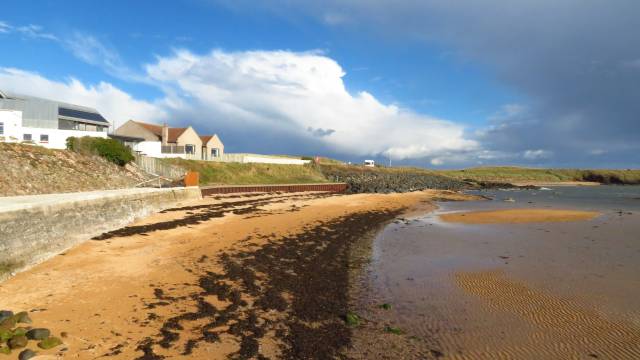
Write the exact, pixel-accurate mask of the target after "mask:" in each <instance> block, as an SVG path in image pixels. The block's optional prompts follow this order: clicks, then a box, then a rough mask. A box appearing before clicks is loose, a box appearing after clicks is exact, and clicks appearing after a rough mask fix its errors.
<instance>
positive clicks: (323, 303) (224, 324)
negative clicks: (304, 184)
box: [139, 211, 399, 360]
mask: <svg viewBox="0 0 640 360" xmlns="http://www.w3.org/2000/svg"><path fill="white" fill-rule="evenodd" d="M398 214H399V211H372V212H367V213H357V214H352V215H349V216H345V217H343V218H340V219H336V220H332V221H329V222H325V223H320V224H319V225H317V226H313V227H309V228H307V229H306V231H304V232H303V233H301V234H298V235H295V236H287V237H283V238H280V239H276V238H275V237H274V236H265V238H267V239H269V240H268V242H267V244H265V245H263V246H260V247H255V248H252V249H251V250H239V251H236V252H226V253H222V254H219V255H218V256H217V258H214V257H213V256H211V259H209V260H207V261H217V263H218V264H219V265H220V266H221V267H222V271H220V272H219V273H216V272H211V271H206V265H207V263H206V262H203V263H201V264H199V265H200V266H201V267H203V269H202V270H201V275H200V277H199V280H198V284H197V285H198V286H199V288H200V289H199V290H198V291H197V292H195V293H193V294H191V296H190V299H193V300H195V301H196V303H197V309H196V310H195V311H192V312H187V313H184V314H181V315H178V316H175V317H172V318H170V319H168V320H167V321H165V323H164V324H163V325H162V328H161V329H160V331H159V333H158V335H157V339H156V340H151V343H150V344H149V343H148V341H149V339H146V340H145V341H144V342H142V343H141V344H140V345H139V349H140V350H142V351H144V352H145V354H144V355H143V357H140V358H139V359H143V360H145V359H153V358H149V357H144V356H152V355H154V353H153V347H154V346H156V345H157V346H161V347H163V348H174V347H180V342H181V341H180V334H181V332H182V331H185V328H187V324H188V323H189V322H194V321H196V320H197V321H199V322H198V323H200V322H202V321H203V320H204V322H206V324H205V325H200V326H195V324H191V325H193V326H191V327H189V329H192V328H195V329H197V333H195V334H194V333H190V334H189V335H190V336H189V337H192V336H193V335H196V336H197V338H195V339H190V340H188V341H186V342H185V343H184V345H183V348H182V349H183V350H182V353H183V354H190V353H191V351H192V350H193V349H194V348H195V347H197V346H198V344H199V343H200V342H217V341H219V340H220V336H221V335H223V334H227V335H231V336H233V337H234V338H235V339H237V341H238V344H239V348H238V350H237V351H236V352H235V353H234V354H232V356H231V358H232V359H249V358H258V359H264V358H265V357H264V355H263V354H261V353H260V346H259V344H260V339H261V338H263V337H264V336H265V334H266V333H268V332H271V331H272V332H273V333H275V336H276V340H277V341H278V342H279V343H280V344H281V347H282V348H281V349H280V350H281V353H282V356H283V357H284V358H286V359H334V358H344V356H343V354H342V350H343V349H344V347H345V346H347V345H348V344H349V343H350V341H351V329H350V328H349V327H348V326H347V325H346V324H345V322H344V321H343V319H342V318H343V317H344V315H345V314H347V312H348V308H349V299H348V287H349V267H350V260H349V252H350V247H351V245H352V244H354V243H355V242H356V241H357V240H358V239H359V238H360V237H362V236H364V235H365V234H367V233H369V232H371V231H373V230H376V229H377V228H378V226H379V225H380V224H381V223H384V222H387V221H389V220H391V219H393V218H394V217H395V216H396V215H398ZM272 235H273V234H272ZM285 294H287V296H285ZM211 295H215V296H216V297H217V298H218V300H220V301H224V302H228V303H229V305H226V306H225V307H224V308H220V309H218V308H216V307H214V306H213V305H211V304H209V303H208V302H206V300H205V297H206V296H211ZM156 297H157V298H162V299H167V298H168V297H167V296H166V295H165V294H163V293H161V292H156ZM248 299H251V300H252V301H247V300H248ZM173 301H174V302H180V301H184V300H181V299H178V298H174V300H173ZM273 311H276V312H277V313H278V314H280V315H281V316H279V317H278V318H277V319H274V318H273V316H272V315H273Z"/></svg>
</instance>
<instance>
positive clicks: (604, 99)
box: [235, 0, 640, 167]
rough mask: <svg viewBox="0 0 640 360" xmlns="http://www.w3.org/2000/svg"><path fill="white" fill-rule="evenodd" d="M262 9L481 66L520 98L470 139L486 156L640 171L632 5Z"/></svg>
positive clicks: (546, 0)
mask: <svg viewBox="0 0 640 360" xmlns="http://www.w3.org/2000/svg"><path fill="white" fill-rule="evenodd" d="M235 3H236V6H238V5H237V4H239V2H238V1H236V2H235ZM267 4H270V5H267V6H271V7H272V8H276V7H277V8H278V13H280V14H283V13H285V11H284V10H283V9H287V10H289V11H293V12H294V13H298V14H299V13H300V12H306V13H307V14H308V15H311V16H317V17H318V19H319V20H320V21H324V22H325V23H327V24H328V25H330V26H340V27H342V28H344V29H347V30H348V29H361V28H362V27H369V28H370V29H375V30H376V31H377V32H378V35H381V36H387V37H390V38H394V37H395V38H397V39H401V38H404V39H406V38H410V39H412V40H419V41H425V42H427V43H437V44H439V45H444V46H446V47H447V48H449V49H452V50H453V51H454V52H455V53H456V54H457V56H459V57H460V58H463V59H465V60H472V61H475V62H479V63H481V64H483V65H484V66H486V68H487V69H488V70H489V71H490V72H492V73H493V74H495V76H496V77H497V78H498V79H499V80H501V81H502V82H503V83H504V84H506V85H507V86H508V87H509V88H511V89H513V90H514V91H515V92H517V93H518V94H519V95H522V96H523V98H524V99H525V102H524V103H523V104H522V105H525V106H524V107H523V109H522V111H520V112H518V113H510V114H508V115H504V116H502V117H499V116H497V117H496V119H494V120H493V121H494V123H493V124H492V126H491V127H490V128H488V129H485V131H483V132H482V133H481V134H480V135H478V139H479V140H480V141H481V142H482V144H483V147H484V148H485V149H486V150H487V151H491V152H495V153H503V154H511V155H513V154H519V156H518V158H516V159H515V160H513V161H516V162H520V163H524V164H527V163H535V164H549V165H576V166H578V165H579V166H614V165H615V166H634V167H638V166H640V156H638V152H639V150H640V1H637V0H609V1H601V0H560V1H558V0H528V1H512V0H482V1H481V0H468V1H435V0H414V1H411V0H409V1H406V0H405V1H397V0H377V1H376V0H340V1H338V0H334V1H322V2H320V1H318V2H315V3H313V4H312V3H311V2H309V1H295V0H283V1H275V2H273V1H272V2H267ZM289 16H291V15H289ZM336 18H339V19H340V20H341V21H340V22H337V23H336V22H332V21H329V20H330V19H336ZM460 86H461V87H463V86H464V83H461V84H460ZM527 151H529V153H528V154H530V155H531V154H534V153H535V152H536V151H542V153H544V154H546V155H547V156H545V157H543V158H541V157H538V158H535V156H528V157H527V156H525V154H526V152H527ZM504 159H508V157H507V158H504ZM504 159H503V160H501V159H499V158H498V159H495V160H493V161H494V162H501V161H504ZM513 161H512V162H513ZM489 162H491V161H489Z"/></svg>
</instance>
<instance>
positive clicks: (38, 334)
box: [27, 328, 51, 340]
mask: <svg viewBox="0 0 640 360" xmlns="http://www.w3.org/2000/svg"><path fill="white" fill-rule="evenodd" d="M49 336H51V331H49V329H42V328H38V329H31V330H29V331H28V332H27V338H29V339H31V340H44V339H46V338H48V337H49Z"/></svg>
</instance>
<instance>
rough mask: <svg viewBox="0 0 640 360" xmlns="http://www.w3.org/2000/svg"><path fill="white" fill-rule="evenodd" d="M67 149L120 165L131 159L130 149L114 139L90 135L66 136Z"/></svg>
mask: <svg viewBox="0 0 640 360" xmlns="http://www.w3.org/2000/svg"><path fill="white" fill-rule="evenodd" d="M67 149H69V150H71V151H75V152H77V153H81V154H91V155H98V156H101V157H103V158H105V159H107V160H108V161H110V162H112V163H114V164H117V165H120V166H124V165H126V164H127V163H129V162H130V161H132V160H133V155H132V154H131V149H129V147H127V146H124V145H122V144H121V143H120V142H118V141H117V140H114V139H103V138H97V137H91V136H84V137H81V138H76V137H70V138H67Z"/></svg>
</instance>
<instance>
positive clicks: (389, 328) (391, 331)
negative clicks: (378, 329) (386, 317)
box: [384, 326, 404, 335]
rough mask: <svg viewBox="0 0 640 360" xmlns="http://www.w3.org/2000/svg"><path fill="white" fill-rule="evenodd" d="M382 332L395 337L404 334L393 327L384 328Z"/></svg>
mask: <svg viewBox="0 0 640 360" xmlns="http://www.w3.org/2000/svg"><path fill="white" fill-rule="evenodd" d="M384 331H386V332H388V333H391V334H395V335H402V334H403V333H404V331H402V330H401V329H400V328H397V327H394V326H386V327H385V328H384Z"/></svg>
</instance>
